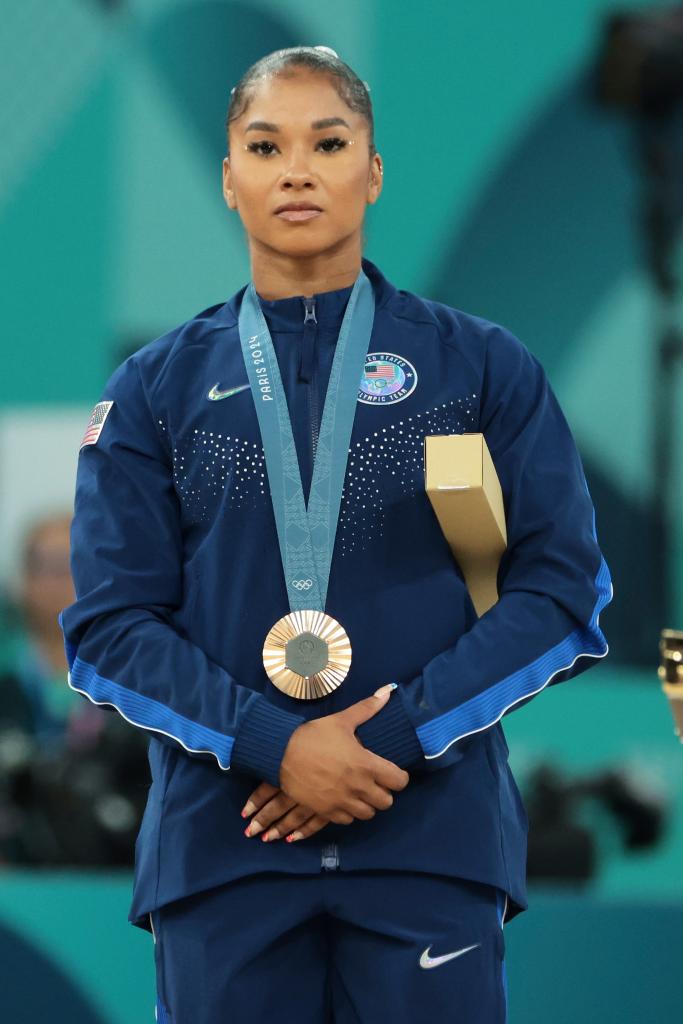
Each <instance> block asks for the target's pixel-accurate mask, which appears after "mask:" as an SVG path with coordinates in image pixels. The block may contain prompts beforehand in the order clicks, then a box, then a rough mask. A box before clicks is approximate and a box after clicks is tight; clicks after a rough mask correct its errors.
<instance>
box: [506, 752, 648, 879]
mask: <svg viewBox="0 0 683 1024" xmlns="http://www.w3.org/2000/svg"><path fill="white" fill-rule="evenodd" d="M524 803H525V805H526V808H527V813H528V815H529V842H528V857H527V875H528V878H529V881H530V882H534V881H535V882H538V881H544V882H546V881H552V882H555V883H558V882H559V883H574V884H576V883H586V882H590V881H592V880H594V879H595V878H596V877H597V876H598V875H599V873H600V869H601V867H602V866H603V860H604V858H605V857H608V856H609V855H610V853H611V852H612V851H614V847H615V839H616V840H617V841H618V845H619V848H620V849H625V850H629V851H631V850H632V851H641V850H648V849H652V848H654V847H655V846H657V844H658V843H659V841H660V839H661V838H662V836H663V834H664V832H665V823H666V816H667V807H666V805H665V803H664V801H663V800H662V798H661V796H660V794H659V793H657V792H655V791H654V790H647V789H645V788H644V787H643V785H642V783H641V782H640V781H637V780H636V779H634V778H632V777H631V776H630V775H629V773H628V772H626V771H625V770H621V769H618V768H615V769H610V770H607V771H603V772H599V773H597V774H594V775H580V776H575V777H573V778H570V777H569V776H564V775H562V774H561V773H560V772H559V771H558V770H557V768H555V767H554V766H552V765H550V764H546V763H543V764H540V765H537V767H536V768H535V769H534V770H533V772H532V773H531V774H530V776H529V777H528V779H527V783H526V786H525V795H524Z"/></svg>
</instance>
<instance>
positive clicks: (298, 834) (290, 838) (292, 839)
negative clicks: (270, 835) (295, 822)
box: [285, 832, 304, 843]
mask: <svg viewBox="0 0 683 1024" xmlns="http://www.w3.org/2000/svg"><path fill="white" fill-rule="evenodd" d="M303 837H304V835H303V832H290V833H289V835H288V836H285V839H286V841H287V842H288V843H294V842H296V840H297V839H303Z"/></svg>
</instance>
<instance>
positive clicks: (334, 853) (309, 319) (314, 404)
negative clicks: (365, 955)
mask: <svg viewBox="0 0 683 1024" xmlns="http://www.w3.org/2000/svg"><path fill="white" fill-rule="evenodd" d="M304 311H305V315H304V346H303V349H302V356H303V352H304V351H306V348H305V344H306V342H307V341H308V340H309V337H308V335H307V330H306V324H308V323H311V324H315V325H316V327H317V325H318V319H317V317H316V315H315V299H314V298H313V296H312V295H310V296H307V295H305V296H304ZM308 330H309V331H314V330H315V328H314V327H309V328H308ZM311 362H312V368H311V377H310V381H309V383H310V385H311V386H310V389H309V392H308V398H309V400H308V410H309V414H310V422H311V469H312V467H313V465H314V462H315V454H316V452H317V450H318V432H319V423H318V373H317V369H318V363H317V359H316V358H313V359H312V360H311ZM320 866H321V868H322V869H323V871H336V870H337V869H338V867H339V848H338V847H337V844H336V843H326V845H325V846H323V848H322V857H321V861H320Z"/></svg>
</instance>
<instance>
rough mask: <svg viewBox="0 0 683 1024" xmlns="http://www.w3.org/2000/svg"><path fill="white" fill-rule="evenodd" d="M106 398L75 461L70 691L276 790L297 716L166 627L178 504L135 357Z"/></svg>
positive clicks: (177, 589) (63, 621)
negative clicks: (98, 424) (102, 414)
mask: <svg viewBox="0 0 683 1024" xmlns="http://www.w3.org/2000/svg"><path fill="white" fill-rule="evenodd" d="M103 398H104V400H106V401H109V402H112V403H113V404H112V405H111V407H110V408H109V410H108V412H107V414H106V418H105V420H104V423H103V425H102V428H101V433H100V435H99V437H98V438H97V440H96V441H95V442H94V443H88V444H85V445H84V446H82V447H81V450H80V453H79V457H78V469H77V476H76V496H75V509H74V518H73V521H72V526H71V572H72V576H73V581H74V586H75V591H76V600H75V602H74V603H73V604H71V605H69V606H68V607H66V608H64V609H62V611H61V612H60V614H59V624H60V627H61V629H62V632H63V634H64V645H65V650H66V655H67V662H68V665H69V674H68V683H69V686H71V688H72V689H74V690H77V691H79V692H80V693H82V694H83V695H84V696H85V697H86V698H88V699H89V700H90V701H92V702H93V703H94V704H102V705H109V706H110V707H111V708H114V709H116V711H117V712H118V713H119V714H120V715H122V716H123V718H125V719H126V720H127V721H128V722H130V723H131V725H133V726H137V727H138V728H140V729H146V730H148V731H149V732H150V733H151V734H153V735H154V736H156V737H157V738H158V739H160V740H162V741H163V742H166V743H169V744H171V745H173V746H176V747H179V748H182V750H184V751H185V752H186V753H187V754H189V755H192V756H194V757H199V758H202V759H204V760H212V759H215V762H216V764H217V765H218V767H219V768H221V769H223V770H224V771H227V770H229V769H230V768H237V769H238V770H242V771H245V772H248V773H251V774H253V775H255V776H257V777H258V778H260V779H266V780H268V781H269V782H271V783H272V784H273V785H275V786H279V769H280V762H281V760H282V757H283V755H284V752H285V748H286V746H287V743H288V742H289V738H290V736H291V734H292V733H293V731H294V730H295V729H296V728H297V727H298V726H299V725H300V724H301V723H302V722H303V721H304V718H303V717H302V716H300V715H296V714H292V713H290V712H288V711H286V710H284V709H281V708H278V707H276V706H275V705H274V704H272V703H271V702H270V701H268V700H267V698H266V697H264V696H263V695H262V694H260V693H258V692H257V691H255V690H252V689H251V688H249V687H245V686H242V685H240V684H239V683H238V682H237V681H236V680H235V679H234V678H233V677H232V676H231V675H230V673H229V672H228V671H227V670H226V669H225V668H224V667H223V666H221V665H218V664H217V663H216V662H214V661H212V660H211V659H210V658H209V657H207V655H206V654H205V653H204V651H203V650H201V649H200V648H199V647H198V646H197V645H196V644H194V643H192V642H191V640H189V639H188V638H187V637H186V636H183V635H181V632H180V631H179V630H178V629H177V628H175V627H174V625H173V613H174V611H175V610H176V609H177V608H178V607H179V606H180V605H181V603H182V596H183V582H182V577H183V574H182V563H183V545H182V534H181V519H180V506H179V503H178V498H177V495H176V493H175V489H174V487H173V475H172V464H171V460H170V457H169V454H168V452H167V450H166V446H165V445H164V443H163V442H162V435H161V431H160V430H159V429H158V427H157V424H156V421H155V419H154V416H153V414H152V411H151V407H150V405H149V402H148V396H147V393H146V390H145V388H144V384H143V381H142V378H141V375H140V372H139V368H138V365H137V362H136V360H135V357H134V356H133V357H131V358H130V359H128V360H127V361H126V362H125V363H123V364H122V365H121V366H120V367H119V368H118V370H116V371H115V373H114V374H113V375H112V377H111V378H110V380H109V382H108V384H107V386H106V388H105V391H104V396H103ZM91 436H92V435H91ZM84 440H85V438H84Z"/></svg>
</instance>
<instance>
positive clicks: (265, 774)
mask: <svg viewBox="0 0 683 1024" xmlns="http://www.w3.org/2000/svg"><path fill="white" fill-rule="evenodd" d="M305 721H306V719H305V718H304V716H303V715H295V714H293V713H292V712H291V711H285V710H284V709H283V708H278V707H276V706H275V705H274V704H271V703H270V701H269V700H267V699H266V698H265V697H262V698H261V699H260V700H257V701H254V702H253V704H252V706H251V707H250V708H249V710H248V711H247V712H246V714H245V716H244V718H243V720H242V723H241V725H240V727H239V729H238V731H237V735H236V736H235V739H234V741H233V745H232V752H231V754H230V767H231V768H236V769H237V770H238V771H243V772H249V773H250V774H251V775H257V776H258V777H259V778H260V779H264V780H265V781H266V782H270V784H271V785H272V786H277V788H278V789H279V788H280V764H281V762H282V758H283V757H284V756H285V750H286V748H287V744H288V743H289V739H290V736H291V735H292V733H293V732H294V730H295V729H297V728H298V727H299V726H300V725H301V724H302V723H303V722H305Z"/></svg>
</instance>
